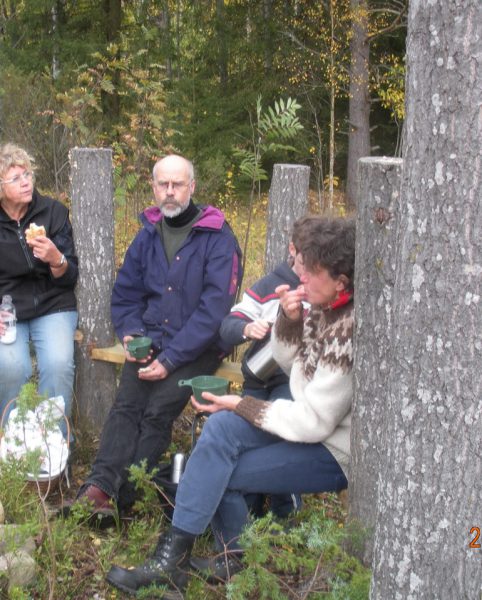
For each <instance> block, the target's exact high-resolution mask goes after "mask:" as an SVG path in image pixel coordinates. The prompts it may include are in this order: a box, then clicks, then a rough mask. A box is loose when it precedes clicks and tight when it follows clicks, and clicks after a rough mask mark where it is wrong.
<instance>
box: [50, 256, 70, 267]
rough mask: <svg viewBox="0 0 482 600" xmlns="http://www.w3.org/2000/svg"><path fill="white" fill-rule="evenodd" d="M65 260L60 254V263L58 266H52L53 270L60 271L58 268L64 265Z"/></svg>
mask: <svg viewBox="0 0 482 600" xmlns="http://www.w3.org/2000/svg"><path fill="white" fill-rule="evenodd" d="M66 260H67V259H66V258H65V254H62V256H61V257H60V262H59V264H58V265H52V266H53V268H54V269H60V267H61V266H62V265H63V264H65V261H66Z"/></svg>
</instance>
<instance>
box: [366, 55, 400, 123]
mask: <svg viewBox="0 0 482 600" xmlns="http://www.w3.org/2000/svg"><path fill="white" fill-rule="evenodd" d="M405 75H406V72H405V63H404V61H403V60H400V57H398V56H396V55H393V54H391V55H388V56H385V57H384V58H383V59H382V62H381V63H380V65H379V68H378V69H377V72H376V78H375V80H374V83H373V87H374V89H375V91H376V93H377V94H378V97H379V98H380V100H381V104H382V106H383V107H384V108H386V109H387V110H389V111H390V114H391V116H392V118H393V119H395V120H396V121H403V119H404V117H405Z"/></svg>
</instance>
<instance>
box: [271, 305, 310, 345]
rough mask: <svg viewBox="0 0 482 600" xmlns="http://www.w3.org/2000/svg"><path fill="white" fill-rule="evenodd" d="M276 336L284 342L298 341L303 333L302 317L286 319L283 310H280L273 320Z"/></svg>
mask: <svg viewBox="0 0 482 600" xmlns="http://www.w3.org/2000/svg"><path fill="white" fill-rule="evenodd" d="M275 333H276V337H277V338H278V339H279V340H280V341H281V342H284V343H289V344H294V343H298V342H299V341H300V340H301V338H302V335H303V319H302V318H300V319H298V320H297V321H293V320H292V319H288V317H287V316H286V315H285V314H284V312H283V311H280V313H279V315H278V318H277V319H276V322H275Z"/></svg>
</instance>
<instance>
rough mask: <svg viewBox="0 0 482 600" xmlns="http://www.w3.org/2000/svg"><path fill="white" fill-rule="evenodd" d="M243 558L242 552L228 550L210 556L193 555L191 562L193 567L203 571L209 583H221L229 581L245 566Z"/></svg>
mask: <svg viewBox="0 0 482 600" xmlns="http://www.w3.org/2000/svg"><path fill="white" fill-rule="evenodd" d="M241 558H242V554H241V553H240V552H237V553H235V552H227V553H226V554H218V555H217V556H212V557H210V558H201V557H200V556H193V557H191V560H190V564H191V567H192V569H194V570H195V571H198V572H199V573H201V575H203V576H204V577H205V578H206V581H207V582H208V583H221V582H226V581H229V580H230V579H231V577H233V575H236V573H239V571H241V570H242V569H243V568H244V567H243V564H242V563H241Z"/></svg>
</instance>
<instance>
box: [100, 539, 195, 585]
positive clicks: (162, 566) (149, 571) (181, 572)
mask: <svg viewBox="0 0 482 600" xmlns="http://www.w3.org/2000/svg"><path fill="white" fill-rule="evenodd" d="M193 544H194V538H193V536H191V535H183V534H181V533H177V532H174V531H172V530H170V531H168V532H167V533H164V534H162V535H161V536H160V537H159V541H158V543H157V547H156V549H155V551H154V553H153V554H152V556H151V557H150V558H148V559H147V560H146V561H144V562H143V563H142V564H141V565H139V566H138V567H136V568H134V569H125V568H124V567H119V566H117V565H114V566H112V567H111V568H110V570H109V572H108V573H107V575H106V580H107V582H108V583H110V584H111V585H113V586H114V587H116V588H117V589H119V590H122V591H123V592H127V593H128V594H136V593H137V592H138V591H139V590H140V589H141V588H144V587H149V586H151V585H157V586H159V585H167V586H169V588H171V590H173V589H174V590H175V591H178V592H181V597H182V592H183V591H184V590H185V589H186V587H187V583H188V579H189V558H190V556H191V549H192V547H193ZM164 597H165V596H164Z"/></svg>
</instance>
